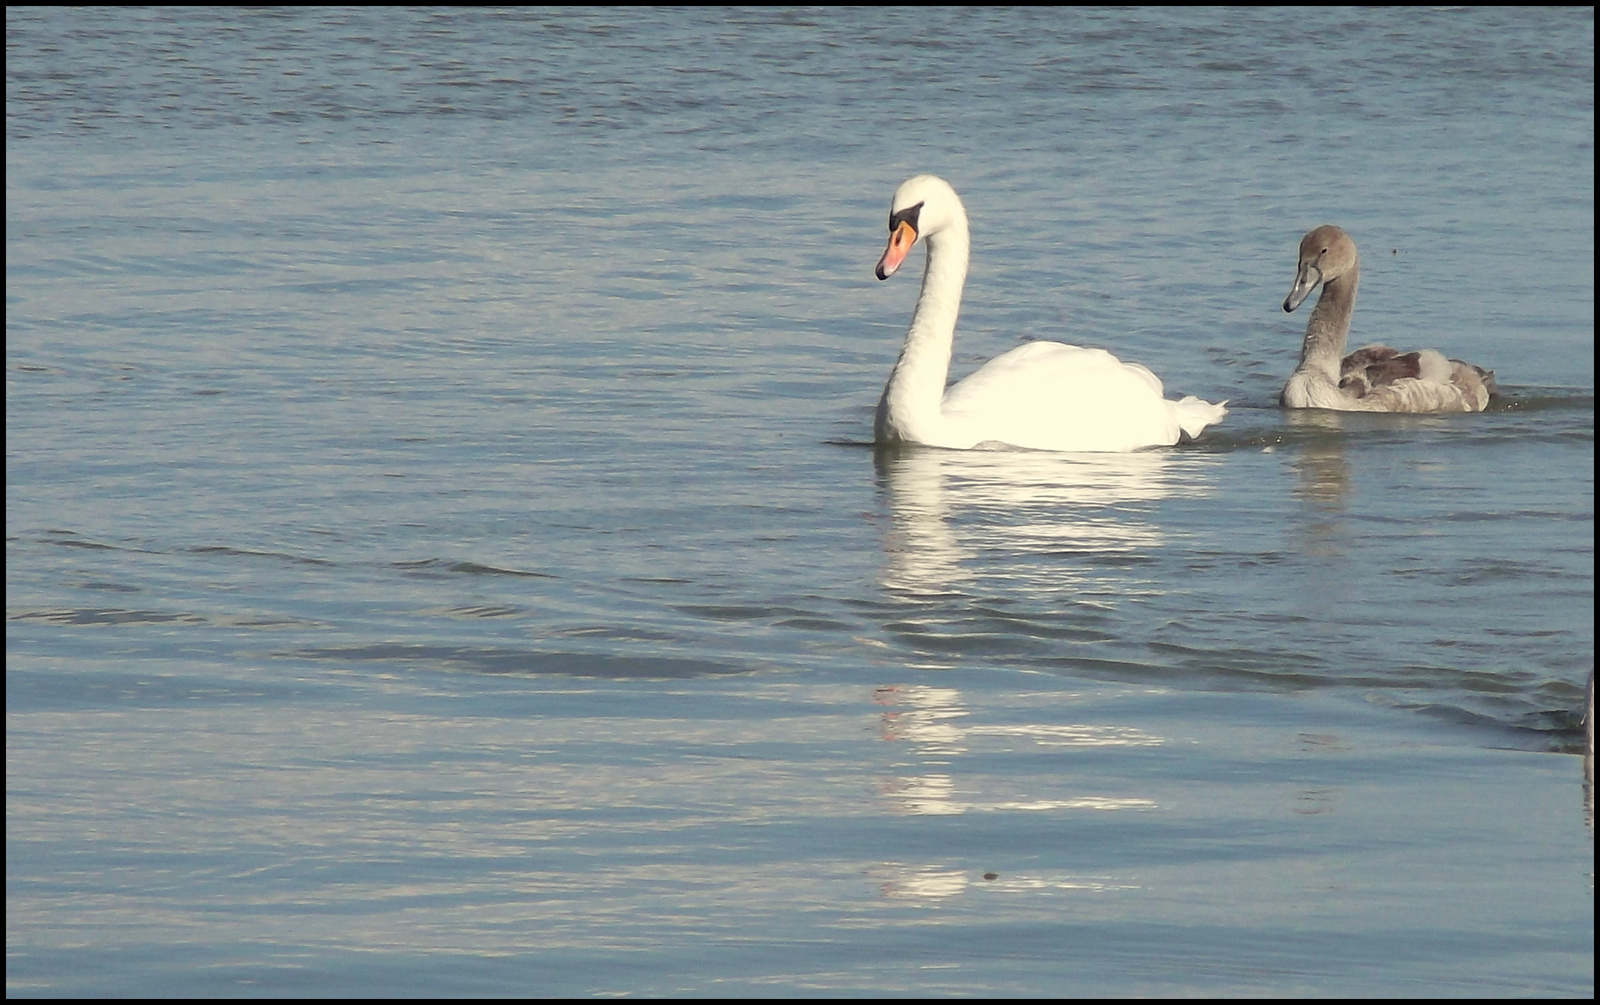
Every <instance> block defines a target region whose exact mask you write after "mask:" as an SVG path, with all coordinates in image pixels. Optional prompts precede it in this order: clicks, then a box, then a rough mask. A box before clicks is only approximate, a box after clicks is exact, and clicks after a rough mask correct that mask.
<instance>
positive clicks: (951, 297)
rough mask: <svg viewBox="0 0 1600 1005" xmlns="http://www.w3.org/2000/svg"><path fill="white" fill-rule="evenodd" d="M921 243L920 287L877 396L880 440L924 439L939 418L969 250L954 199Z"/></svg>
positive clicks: (962, 216) (963, 221)
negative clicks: (924, 252) (945, 219)
mask: <svg viewBox="0 0 1600 1005" xmlns="http://www.w3.org/2000/svg"><path fill="white" fill-rule="evenodd" d="M926 243H927V246H928V263H927V266H926V267H925V268H924V270H923V273H922V292H921V293H920V294H918V296H917V306H916V309H915V310H914V311H913V312H912V314H911V327H910V328H909V329H907V330H906V341H905V344H904V345H903V346H901V347H900V358H899V359H898V360H897V361H896V362H895V365H894V370H893V371H892V372H891V373H890V374H889V383H888V384H886V385H884V388H883V398H882V399H880V400H879V402H878V416H877V423H876V426H877V436H878V439H879V441H880V442H888V441H893V440H916V441H919V442H928V441H929V440H930V439H932V438H933V431H932V427H933V426H935V425H937V424H938V423H939V422H940V421H941V420H942V419H943V412H942V403H943V401H944V387H945V382H946V380H947V379H948V378H949V376H950V352H951V347H952V345H953V344H954V342H955V336H956V316H957V315H958V314H960V313H961V291H962V288H963V287H964V286H965V285H966V282H967V259H968V257H969V255H970V253H971V239H970V238H969V237H968V234H967V216H966V213H965V212H964V211H963V210H962V209H961V207H960V205H959V204H957V206H956V207H955V212H954V213H953V214H952V219H951V220H950V222H949V223H947V224H946V225H945V226H943V227H941V228H939V229H938V230H937V231H935V232H933V233H931V234H929V235H928V236H927V240H926Z"/></svg>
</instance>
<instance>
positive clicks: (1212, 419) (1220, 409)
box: [1172, 394, 1228, 440]
mask: <svg viewBox="0 0 1600 1005" xmlns="http://www.w3.org/2000/svg"><path fill="white" fill-rule="evenodd" d="M1227 405H1228V403H1227V402H1226V401H1224V402H1220V403H1218V404H1215V405H1213V404H1212V403H1211V402H1209V401H1201V400H1200V399H1199V398H1196V397H1195V396H1194V395H1192V394H1191V395H1189V396H1188V397H1186V398H1184V399H1183V400H1182V401H1175V402H1173V403H1172V412H1173V414H1174V415H1176V416H1177V418H1178V428H1179V429H1181V430H1183V431H1184V433H1185V434H1186V435H1187V436H1188V437H1189V439H1191V440H1192V439H1194V438H1195V437H1197V436H1199V435H1200V431H1201V430H1202V429H1204V428H1206V427H1207V426H1214V425H1216V424H1217V423H1219V422H1221V421H1222V417H1223V416H1224V415H1227V414H1228V408H1227Z"/></svg>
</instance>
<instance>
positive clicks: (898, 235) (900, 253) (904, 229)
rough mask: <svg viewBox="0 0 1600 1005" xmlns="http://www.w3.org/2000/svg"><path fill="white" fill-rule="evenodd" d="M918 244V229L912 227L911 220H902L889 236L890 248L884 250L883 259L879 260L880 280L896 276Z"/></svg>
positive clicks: (878, 271)
mask: <svg viewBox="0 0 1600 1005" xmlns="http://www.w3.org/2000/svg"><path fill="white" fill-rule="evenodd" d="M916 243H917V228H915V227H913V226H912V225H911V221H910V220H901V221H900V224H899V226H897V227H895V228H894V230H893V231H892V232H891V233H890V234H889V246H888V247H887V248H884V249H883V257H882V258H880V259H878V268H877V275H878V278H879V279H888V278H889V277H890V276H892V275H894V272H895V270H896V269H898V268H900V264H901V263H902V262H904V261H905V260H906V256H907V255H909V254H911V246H912V245H913V244H916Z"/></svg>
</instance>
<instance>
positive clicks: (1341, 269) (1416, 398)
mask: <svg viewBox="0 0 1600 1005" xmlns="http://www.w3.org/2000/svg"><path fill="white" fill-rule="evenodd" d="M1360 280H1361V256H1360V255H1358V254H1357V253H1356V242H1355V241H1352V240H1351V239H1350V235H1349V234H1346V233H1345V232H1344V231H1342V230H1340V229H1339V228H1338V227H1334V226H1331V225H1329V226H1324V227H1318V228H1317V229H1316V230H1313V231H1312V232H1311V233H1309V234H1307V235H1306V236H1305V238H1304V239H1302V240H1301V242H1300V266H1299V269H1298V270H1297V271H1296V273H1295V277H1294V286H1293V288H1291V289H1290V290H1289V295H1288V296H1287V297H1285V298H1284V300H1283V309H1284V311H1286V312H1287V311H1292V310H1294V309H1295V308H1296V307H1299V306H1300V305H1301V304H1302V303H1303V302H1304V301H1305V299H1306V297H1308V296H1310V295H1311V291H1312V290H1314V289H1316V288H1317V284H1318V283H1320V284H1322V296H1320V297H1318V298H1317V306H1316V307H1315V308H1313V309H1312V311H1311V318H1310V320H1309V321H1307V322H1306V339H1305V343H1304V344H1303V345H1302V346H1301V348H1300V365H1299V366H1298V367H1296V368H1295V371H1294V373H1293V374H1291V375H1290V376H1289V382H1288V383H1287V384H1285V385H1284V386H1283V403H1284V405H1286V406H1288V407H1289V408H1337V409H1340V410H1342V411H1346V412H1481V411H1483V409H1484V406H1486V405H1488V404H1489V397H1490V396H1491V395H1493V394H1495V393H1496V391H1497V390H1498V389H1497V388H1496V386H1495V382H1494V372H1493V371H1491V370H1485V369H1483V368H1482V367H1480V366H1473V365H1472V364H1471V363H1463V362H1462V361H1461V360H1459V359H1446V358H1445V356H1444V354H1443V353H1441V352H1439V351H1438V350H1437V349H1422V350H1419V351H1416V352H1407V353H1402V352H1400V351H1399V350H1396V349H1391V348H1389V347H1388V346H1386V345H1369V346H1367V347H1365V348H1362V349H1357V350H1356V351H1355V352H1353V353H1351V354H1350V355H1348V356H1345V357H1344V358H1343V359H1342V360H1341V359H1340V358H1339V357H1340V354H1342V353H1343V352H1344V346H1345V340H1346V339H1348V338H1349V337H1350V315H1351V313H1352V312H1353V311H1354V310H1355V306H1356V284H1357V283H1358V282H1360Z"/></svg>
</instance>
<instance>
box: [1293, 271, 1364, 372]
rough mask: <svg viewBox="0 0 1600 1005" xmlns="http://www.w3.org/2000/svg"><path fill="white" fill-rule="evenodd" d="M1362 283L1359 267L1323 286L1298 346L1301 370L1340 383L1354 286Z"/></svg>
mask: <svg viewBox="0 0 1600 1005" xmlns="http://www.w3.org/2000/svg"><path fill="white" fill-rule="evenodd" d="M1360 281H1361V266H1360V265H1359V264H1357V265H1355V266H1353V267H1352V268H1351V269H1350V271H1349V272H1346V273H1344V274H1343V275H1341V276H1339V277H1338V278H1335V279H1330V280H1328V281H1327V282H1325V283H1323V284H1322V295H1321V296H1319V297H1318V298H1317V306H1316V308H1315V309H1313V310H1312V312H1311V318H1310V319H1309V320H1308V321H1307V322H1306V338H1305V341H1304V342H1303V343H1301V346H1300V366H1299V368H1298V369H1299V370H1301V371H1307V370H1310V371H1315V372H1317V373H1320V374H1323V375H1325V376H1327V377H1328V378H1329V379H1331V380H1332V381H1333V382H1334V383H1335V384H1337V383H1338V382H1339V363H1340V361H1341V360H1342V359H1343V358H1344V347H1345V343H1346V342H1347V341H1349V339H1350V315H1351V314H1352V313H1353V312H1354V311H1355V307H1356V286H1357V284H1358V283H1359V282H1360Z"/></svg>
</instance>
